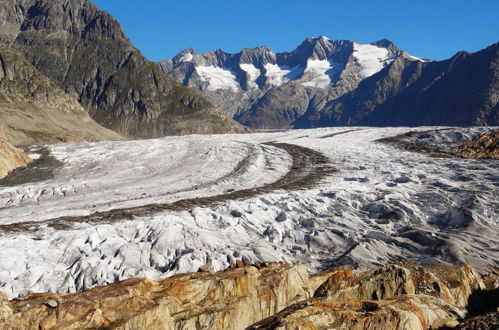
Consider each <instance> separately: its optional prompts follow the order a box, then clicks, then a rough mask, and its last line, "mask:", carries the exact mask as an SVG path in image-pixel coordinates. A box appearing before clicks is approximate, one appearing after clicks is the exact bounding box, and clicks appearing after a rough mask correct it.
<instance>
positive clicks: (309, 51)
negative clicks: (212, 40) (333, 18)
mask: <svg viewBox="0 0 499 330" xmlns="http://www.w3.org/2000/svg"><path fill="white" fill-rule="evenodd" d="M373 45H376V46H378V47H383V48H386V49H387V51H388V56H393V57H394V58H395V57H397V56H401V54H402V52H401V51H400V50H399V49H398V48H397V47H396V46H395V45H393V43H391V42H389V41H387V40H384V41H379V42H377V43H373ZM353 54H354V42H352V41H346V40H336V41H332V40H329V39H328V38H326V37H318V38H307V39H306V40H305V41H303V42H302V43H301V44H300V45H299V46H298V47H297V48H296V49H295V50H294V51H292V52H283V53H274V52H273V51H272V50H271V49H269V48H268V47H257V48H247V49H243V50H242V51H240V52H239V53H236V54H229V53H226V52H224V51H222V50H217V51H215V52H208V53H202V54H196V52H195V50H193V49H187V50H184V51H182V52H181V53H179V54H178V55H177V56H175V57H174V58H173V59H170V60H165V61H162V62H159V63H158V65H159V67H160V68H161V69H162V70H163V72H165V73H167V74H168V75H169V76H171V77H172V78H173V79H175V80H176V81H178V82H180V83H182V84H184V85H186V86H188V87H191V88H192V89H194V90H196V91H197V92H199V93H200V94H201V95H203V96H205V97H206V98H207V99H208V100H209V101H210V102H212V103H213V104H215V105H216V106H217V107H218V108H219V109H221V110H222V111H223V112H224V113H226V114H227V115H229V116H232V117H233V118H234V119H236V120H237V121H238V122H240V123H242V124H244V125H247V126H250V127H254V128H292V127H296V126H297V125H298V124H299V118H301V117H303V116H304V115H306V114H307V112H308V111H310V109H314V110H317V111H320V110H321V109H323V108H324V107H325V106H326V105H327V104H328V103H329V102H330V101H332V100H334V99H336V98H338V97H340V96H341V95H344V94H345V93H348V92H350V91H352V90H354V89H355V88H356V87H357V86H358V84H359V83H360V82H361V81H362V79H363V77H362V76H361V74H360V70H361V66H360V64H359V62H358V60H357V59H356V58H355V56H353ZM312 60H322V61H324V60H327V61H329V62H330V64H331V65H333V69H330V70H328V71H327V72H326V74H327V75H328V76H329V78H330V79H331V84H330V85H329V86H325V87H323V86H321V87H317V86H313V84H310V82H311V81H312V80H313V79H314V74H313V73H311V72H310V71H309V70H307V68H308V65H309V61H312ZM244 64H252V65H253V66H254V68H255V70H258V71H257V72H258V73H259V76H258V78H257V79H256V80H255V81H254V84H256V85H252V84H251V83H250V82H252V80H251V79H250V78H251V77H250V75H249V74H248V73H247V72H246V71H245V70H244V67H243V66H242V65H244ZM268 64H271V65H274V66H278V67H281V68H285V69H287V70H290V71H291V72H290V73H289V74H287V75H286V76H285V78H286V79H287V80H289V81H287V82H285V83H283V84H282V85H278V86H276V85H275V84H274V83H273V82H272V81H271V80H269V77H268V76H267V75H266V73H267V68H266V65H268ZM387 64H388V63H387ZM200 66H202V67H207V66H210V67H216V68H221V69H225V70H227V71H228V72H230V73H232V75H233V76H234V77H235V81H236V84H237V90H234V89H227V88H225V89H224V88H222V89H217V90H213V89H210V88H209V84H208V83H207V81H205V80H203V79H202V77H201V75H200V74H199V73H198V71H197V68H198V67H200Z"/></svg>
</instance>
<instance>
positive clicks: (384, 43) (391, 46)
mask: <svg viewBox="0 0 499 330" xmlns="http://www.w3.org/2000/svg"><path fill="white" fill-rule="evenodd" d="M371 45H374V46H378V47H381V48H386V49H388V50H390V51H391V52H393V53H396V52H399V51H400V49H399V48H398V47H397V45H395V44H394V43H393V42H391V41H390V40H388V39H381V40H378V41H376V42H373V43H371Z"/></svg>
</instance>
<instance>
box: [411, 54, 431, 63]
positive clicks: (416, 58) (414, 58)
mask: <svg viewBox="0 0 499 330" xmlns="http://www.w3.org/2000/svg"><path fill="white" fill-rule="evenodd" d="M409 57H410V58H411V59H413V60H415V61H420V62H428V61H427V60H423V59H422V58H419V57H416V56H412V55H409Z"/></svg>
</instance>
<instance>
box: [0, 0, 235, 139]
mask: <svg viewBox="0 0 499 330" xmlns="http://www.w3.org/2000/svg"><path fill="white" fill-rule="evenodd" d="M0 22H2V23H0V24H2V27H1V28H0V41H2V42H4V43H6V44H7V45H10V46H12V47H13V48H15V49H17V50H19V51H20V52H21V53H22V54H23V55H24V56H25V57H26V58H27V59H28V61H29V62H31V63H32V64H33V65H34V66H35V67H36V68H37V69H38V70H40V71H41V72H42V73H43V74H44V75H46V76H47V77H48V78H50V79H51V80H52V81H53V82H54V83H55V84H56V85H58V86H59V87H60V88H61V89H62V90H64V91H65V92H67V93H68V94H70V95H71V96H73V97H74V98H75V99H77V100H78V101H79V102H80V103H81V104H82V105H83V106H84V107H85V108H86V109H87V110H88V112H89V113H90V114H91V116H92V117H93V118H94V119H95V120H96V121H97V122H99V123H100V124H102V125H103V126H105V127H107V128H111V129H113V130H115V131H118V132H120V133H122V134H123V135H126V136H133V137H157V136H164V135H168V134H187V133H221V132H242V131H244V129H243V128H242V127H241V126H239V125H237V124H236V123H234V122H233V121H231V120H230V119H228V118H226V117H224V116H223V115H222V114H221V113H219V112H218V110H216V109H215V108H214V107H213V105H212V104H211V103H210V102H208V101H207V100H206V99H204V98H202V97H200V96H198V95H197V94H195V93H194V92H193V91H191V90H190V89H188V88H186V87H184V86H182V85H180V84H178V83H176V82H174V81H173V80H172V79H171V78H169V77H168V76H166V75H165V74H164V73H163V72H162V71H161V70H160V69H159V68H158V66H157V65H155V64H154V63H152V62H150V61H148V60H147V59H146V58H144V57H143V56H142V54H141V53H140V52H139V51H138V50H137V49H136V48H135V47H133V45H132V44H131V42H130V41H129V40H128V38H127V37H126V36H125V34H124V32H123V30H122V28H121V26H120V24H119V23H118V22H117V21H116V20H115V19H114V18H113V17H112V16H110V15H109V14H108V13H106V12H104V11H100V10H98V9H97V8H96V7H95V6H94V5H93V4H92V3H91V2H90V1H88V0H3V1H2V2H0Z"/></svg>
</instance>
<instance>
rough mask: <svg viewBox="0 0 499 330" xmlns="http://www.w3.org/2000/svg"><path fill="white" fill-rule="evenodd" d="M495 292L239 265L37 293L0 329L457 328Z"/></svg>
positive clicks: (440, 270) (387, 270)
mask: <svg viewBox="0 0 499 330" xmlns="http://www.w3.org/2000/svg"><path fill="white" fill-rule="evenodd" d="M371 279H372V280H371ZM495 279H496V281H497V276H495ZM496 289H497V288H495V287H494V285H492V286H491V287H486V286H485V283H484V281H483V280H482V278H481V277H480V276H478V275H477V274H476V273H475V272H474V271H473V270H472V269H471V267H470V266H462V267H456V266H444V265H433V266H427V267H421V266H419V265H416V264H412V263H408V262H401V263H398V264H392V265H387V266H384V267H380V268H378V269H375V270H372V271H369V272H365V273H356V272H354V271H353V270H352V269H351V268H350V267H348V266H343V267H338V268H333V269H331V270H328V271H325V272H323V273H319V274H316V275H313V276H309V274H308V272H307V268H306V267H305V266H291V265H282V264H276V263H270V264H258V265H254V266H247V265H245V264H244V263H243V262H241V261H240V260H238V262H237V263H236V268H232V269H228V270H225V271H221V272H217V273H209V272H207V271H206V269H205V268H202V269H200V272H198V273H190V274H182V275H177V276H174V277H172V278H168V279H165V280H162V281H150V280H147V279H141V278H137V279H130V280H126V281H123V282H118V283H115V284H111V285H108V286H104V287H100V288H95V289H91V290H88V291H83V292H78V293H75V294H70V295H67V294H54V293H42V294H34V295H29V296H26V297H20V298H16V299H14V300H12V301H8V300H7V299H6V297H5V296H3V295H0V325H1V326H2V327H11V328H28V327H31V328H37V329H38V328H39V329H60V328H64V329H81V328H119V329H147V328H150V327H154V328H161V329H194V328H195V329H245V328H248V329H304V328H310V329H316V328H327V329H330V328H345V329H346V328H348V329H370V328H373V327H376V326H384V327H386V326H390V328H392V329H426V328H438V327H442V326H456V325H458V324H459V322H460V321H462V320H463V319H464V318H465V317H466V315H467V314H466V311H467V310H472V309H473V307H475V306H474V305H473V304H474V300H473V296H474V295H477V294H480V293H487V294H490V293H492V294H493V292H494V290H496ZM496 302H497V301H496ZM490 308H491V306H488V307H487V308H485V309H483V311H484V312H488V309H490ZM470 315H471V314H470Z"/></svg>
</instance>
